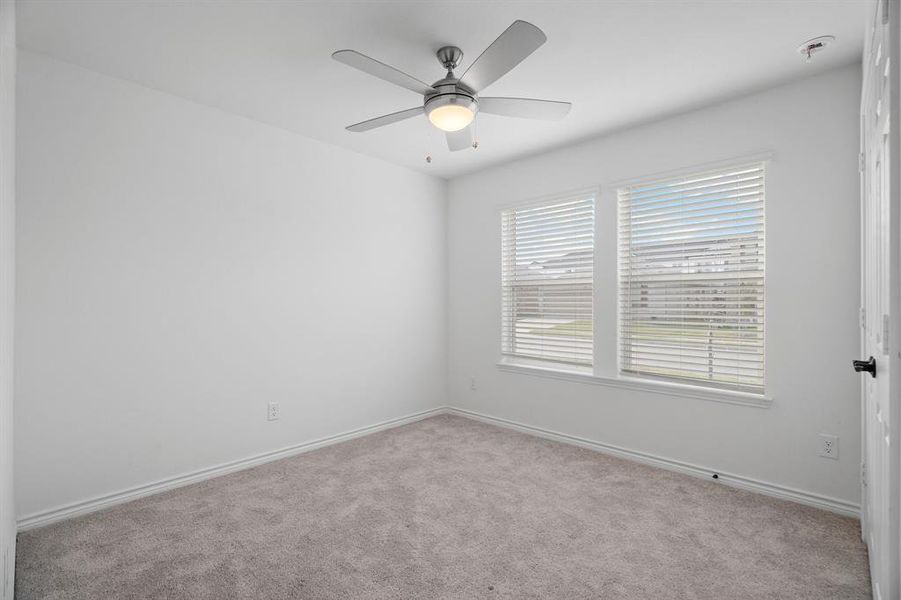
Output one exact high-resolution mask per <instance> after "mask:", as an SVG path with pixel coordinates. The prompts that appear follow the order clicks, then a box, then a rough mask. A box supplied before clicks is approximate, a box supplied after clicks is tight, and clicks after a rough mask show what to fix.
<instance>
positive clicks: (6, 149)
mask: <svg viewBox="0 0 901 600" xmlns="http://www.w3.org/2000/svg"><path fill="white" fill-rule="evenodd" d="M15 126H16V5H15V2H14V0H0V560H2V563H0V599H3V600H7V599H8V600H12V597H13V577H14V571H15V561H16V511H15V492H14V485H13V484H14V478H13V330H14V321H13V314H14V305H15V283H16V281H15V280H16V271H15V246H16V245H15V233H16V226H15V221H16V177H15V176H16V157H15V154H16V129H15Z"/></svg>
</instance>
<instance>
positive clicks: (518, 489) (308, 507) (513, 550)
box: [16, 416, 870, 600]
mask: <svg viewBox="0 0 901 600" xmlns="http://www.w3.org/2000/svg"><path fill="white" fill-rule="evenodd" d="M17 558H18V562H17V566H16V574H17V582H16V593H17V596H16V597H17V599H18V600H32V599H37V598H43V599H51V598H52V599H60V600H62V599H66V600H76V599H91V600H101V599H106V598H115V599H131V598H160V599H162V598H168V599H182V598H184V599H192V600H199V599H206V598H209V599H216V600H226V599H230V598H241V599H256V600H267V599H281V598H341V599H345V598H347V599H350V598H410V599H414V598H415V599H428V598H467V599H469V598H516V599H520V598H554V599H564V598H605V599H620V598H622V599H640V600H649V599H670V598H673V599H675V598H693V599H707V598H709V599H716V600H725V599H731V600H739V599H743V598H755V599H756V598H768V599H771V598H786V599H788V598H791V599H803V598H811V599H813V598H815V599H817V600H823V599H841V600H850V599H854V598H869V597H870V594H869V585H870V584H869V576H868V571H867V557H866V550H865V548H864V546H863V545H862V544H861V541H860V531H859V524H858V522H857V521H856V520H854V519H849V518H845V517H841V516H838V515H835V514H831V513H828V512H824V511H821V510H817V509H813V508H808V507H805V506H801V505H798V504H794V503H790V502H783V501H780V500H774V499H772V498H767V497H765V496H760V495H756V494H751V493H747V492H743V491H738V490H734V489H731V488H728V487H726V486H723V485H721V484H717V483H714V482H706V481H703V480H699V479H695V478H691V477H687V476H684V475H678V474H675V473H671V472H668V471H664V470H659V469H654V468H651V467H646V466H643V465H639V464H635V463H632V462H628V461H624V460H620V459H616V458H612V457H608V456H604V455H602V454H597V453H595V452H591V451H589V450H583V449H579V448H575V447H572V446H567V445H563V444H559V443H555V442H550V441H546V440H542V439H538V438H535V437H531V436H527V435H523V434H520V433H516V432H512V431H509V430H505V429H500V428H497V427H493V426H490V425H484V424H481V423H477V422H474V421H471V420H467V419H462V418H459V417H451V416H439V417H434V418H431V419H427V420H425V421H420V422H418V423H414V424H411V425H407V426H404V427H400V428H397V429H392V430H389V431H385V432H381V433H377V434H374V435H371V436H367V437H365V438H360V439H357V440H353V441H350V442H346V443H343V444H338V445H335V446H331V447H327V448H323V449H320V450H317V451H314V452H309V453H307V454H302V455H299V456H296V457H293V458H288V459H284V460H280V461H278V462H273V463H269V464H266V465H263V466H260V467H256V468H254V469H250V470H246V471H242V472H239V473H235V474H232V475H228V476H225V477H220V478H217V479H212V480H209V481H206V482H203V483H199V484H195V485H191V486H188V487H184V488H181V489H177V490H174V491H171V492H167V493H164V494H160V495H156V496H153V497H149V498H145V499H142V500H137V501H134V502H131V503H129V504H124V505H121V506H118V507H115V508H111V509H108V510H105V511H103V512H99V513H95V514H92V515H88V516H85V517H82V518H78V519H73V520H70V521H66V522H63V523H59V524H55V525H51V526H48V527H45V528H42V529H37V530H32V531H28V532H25V533H22V534H21V535H20V536H19V545H18V557H17Z"/></svg>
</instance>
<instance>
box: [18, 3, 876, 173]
mask: <svg viewBox="0 0 901 600" xmlns="http://www.w3.org/2000/svg"><path fill="white" fill-rule="evenodd" d="M866 9H867V3H866V2H863V1H862V0H844V1H839V0H832V1H829V0H728V1H726V0H724V1H710V0H708V1H690V2H689V1H676V0H674V1H671V2H666V1H663V0H658V1H656V2H643V1H642V2H638V1H630V2H624V1H612V0H611V1H595V2H588V1H581V2H562V1H558V2H553V1H544V2H498V1H491V2H488V1H483V2H475V1H470V2H450V1H448V0H444V1H440V2H425V1H418V2H397V1H372V2H346V1H344V2H300V1H294V2H291V1H285V0H281V1H256V2H250V1H247V2H243V1H227V0H219V1H193V2H192V1H186V0H182V1H178V2H171V1H146V0H131V1H128V2H126V1H112V0H19V4H18V20H19V23H18V26H19V30H18V36H19V45H20V47H22V48H24V49H25V50H30V51H36V52H41V53H44V54H48V55H51V56H54V57H57V58H60V59H62V60H65V61H68V62H71V63H75V64H77V65H81V66H83V67H87V68H89V69H93V70H96V71H99V72H101V73H105V74H108V75H112V76H115V77H120V78H123V79H128V80H131V81H134V82H137V83H140V84H143V85H145V86H148V87H151V88H155V89H158V90H162V91H165V92H170V93H172V94H176V95H179V96H182V97H184V98H187V99H189V100H193V101H196V102H200V103H203V104H207V105H210V106H215V107H218V108H221V109H224V110H227V111H229V112H232V113H236V114H239V115H243V116H246V117H250V118H253V119H256V120H258V121H262V122H264V123H269V124H271V125H276V126H278V127H282V128H285V129H289V130H291V131H295V132H297V133H300V134H303V135H307V136H310V137H312V138H316V139H319V140H322V141H325V142H329V143H333V144H337V145H339V146H344V147H346V148H350V149H352V150H355V151H358V152H361V153H364V154H368V155H371V156H376V157H379V158H382V159H384V160H387V161H390V162H393V163H396V164H400V165H406V166H409V167H412V168H415V169H418V170H421V171H423V172H426V173H431V174H433V175H437V176H440V177H445V178H450V177H454V176H457V175H460V174H463V173H467V172H470V171H474V170H477V169H481V168H484V167H486V166H488V165H491V164H496V163H498V162H502V161H506V160H510V159H512V158H515V157H518V156H523V155H526V154H532V153H535V152H538V151H541V150H543V149H546V148H550V147H554V146H560V145H563V144H566V143H570V142H573V141H576V140H581V139H585V138H588V137H592V136H594V135H598V134H600V133H603V132H605V131H610V130H613V129H618V128H621V127H623V126H626V125H629V124H632V123H637V122H641V121H647V120H651V119H654V118H657V117H661V116H664V115H667V114H673V113H677V112H681V111H684V110H687V109H690V108H693V107H697V106H701V105H703V104H707V103H710V102H713V101H716V100H719V99H723V98H728V97H731V96H735V95H738V94H741V93H744V92H747V91H750V90H756V89H760V88H763V87H766V86H769V85H772V84H775V83H779V82H782V81H786V80H790V79H793V78H799V77H804V76H807V75H810V74H813V73H817V72H820V71H823V70H825V69H829V68H831V67H835V66H839V65H843V64H848V63H850V62H853V61H856V60H858V59H859V56H860V54H861V49H862V45H863V44H862V39H863V32H864V19H865V16H864V15H865V12H866ZM516 19H523V20H526V21H530V22H532V23H534V24H536V25H538V26H539V27H540V28H541V29H543V30H544V32H545V33H546V34H547V37H548V41H547V43H546V44H545V45H544V46H542V47H541V48H539V49H538V51H536V52H535V53H534V54H533V55H532V56H530V57H529V58H527V59H526V60H525V61H523V62H522V63H521V64H520V65H519V66H518V67H516V68H515V69H514V70H513V71H512V72H510V73H509V74H508V75H506V76H505V77H504V78H502V79H501V80H500V81H498V82H497V83H495V84H493V85H491V86H489V87H488V88H487V89H486V90H485V92H484V93H485V95H490V96H524V97H532V98H546V99H551V100H569V101H572V102H573V109H572V111H571V112H570V114H569V115H568V116H567V117H566V119H564V120H563V121H560V122H536V121H528V120H523V119H511V118H504V117H498V116H494V115H480V116H479V117H478V119H477V125H478V128H477V136H478V139H479V142H480V147H479V148H478V149H477V150H466V151H462V152H455V153H450V152H449V151H448V150H447V148H446V145H445V143H444V139H443V137H442V134H440V132H438V131H437V130H435V129H434V128H433V127H431V126H430V125H429V124H428V121H427V120H426V119H425V118H424V117H423V118H415V119H411V120H409V121H405V122H402V123H397V124H394V125H390V126H387V127H385V128H383V129H379V130H375V131H371V132H367V133H350V132H347V131H345V129H344V126H346V125H349V124H351V123H355V122H357V121H362V120H364V119H367V118H371V117H375V116H378V115H381V114H384V113H389V112H394V111H397V110H400V109H404V108H411V107H413V106H416V105H417V104H419V103H420V102H421V98H420V97H419V96H417V95H416V94H415V93H413V92H410V91H408V90H405V89H402V88H398V87H394V86H392V85H391V84H388V83H385V82H383V81H380V80H378V79H375V78H372V77H370V76H368V75H366V74H364V73H361V72H359V71H356V70H354V69H351V68H349V67H347V66H345V65H342V64H339V63H337V62H335V61H333V60H331V58H330V55H331V53H332V52H333V51H335V50H338V49H342V48H353V49H356V50H358V51H360V52H363V53H364V54H368V55H370V56H372V57H374V58H377V59H379V60H381V61H383V62H386V63H389V64H391V65H393V66H395V67H397V68H399V69H401V70H403V71H406V72H408V73H410V74H412V75H414V76H415V77H418V78H420V79H422V80H425V81H428V82H431V81H434V80H437V79H440V78H441V77H442V76H443V70H442V68H441V66H440V65H439V64H438V62H437V60H436V59H435V57H434V51H435V50H437V49H438V48H439V47H440V46H442V45H445V44H454V45H457V46H459V47H461V48H462V49H463V51H464V53H465V56H464V59H463V64H462V66H461V69H462V70H465V68H466V67H467V66H468V65H469V61H471V60H474V59H475V58H476V57H477V56H478V55H479V54H480V53H481V51H482V50H483V49H484V48H485V47H486V46H488V44H490V43H491V41H492V40H494V38H495V37H497V36H498V35H499V34H500V33H501V32H502V31H503V30H504V29H505V28H506V27H507V26H508V25H510V23H512V22H513V21H514V20H516ZM824 34H831V35H835V36H836V37H837V38H838V41H837V43H836V44H835V45H834V46H833V47H832V48H830V49H829V50H828V51H827V52H824V53H823V54H821V55H819V56H817V57H816V58H815V60H814V61H813V62H812V63H811V64H804V63H803V62H802V61H801V60H800V58H799V56H798V54H797V52H796V48H797V46H798V45H799V44H800V43H801V42H803V41H805V40H807V39H808V38H811V37H814V36H818V35H824ZM462 70H458V72H462ZM427 154H431V155H432V156H433V158H434V160H433V162H432V163H431V164H426V162H425V156H426V155H427Z"/></svg>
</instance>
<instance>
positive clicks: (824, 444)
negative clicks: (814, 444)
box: [819, 433, 838, 460]
mask: <svg viewBox="0 0 901 600" xmlns="http://www.w3.org/2000/svg"><path fill="white" fill-rule="evenodd" d="M819 455H820V456H822V457H823V458H832V459H835V460H838V436H837V435H831V434H828V433H821V434H820V451H819Z"/></svg>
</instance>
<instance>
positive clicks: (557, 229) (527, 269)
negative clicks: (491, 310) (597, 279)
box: [501, 193, 594, 365]
mask: <svg viewBox="0 0 901 600" xmlns="http://www.w3.org/2000/svg"><path fill="white" fill-rule="evenodd" d="M501 246H502V248H501V255H502V266H501V285H502V309H501V314H502V329H503V332H502V333H503V339H502V343H501V346H502V348H501V351H502V353H503V354H505V355H508V356H520V357H527V358H533V359H540V360H546V361H554V362H560V363H569V364H576V365H591V363H592V354H593V352H592V349H593V338H592V331H593V326H592V291H593V279H594V194H592V193H588V194H584V195H577V196H571V197H566V198H559V199H555V200H553V201H547V202H543V203H541V204H533V205H529V206H525V207H522V208H510V209H507V210H504V211H503V212H502V214H501Z"/></svg>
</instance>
